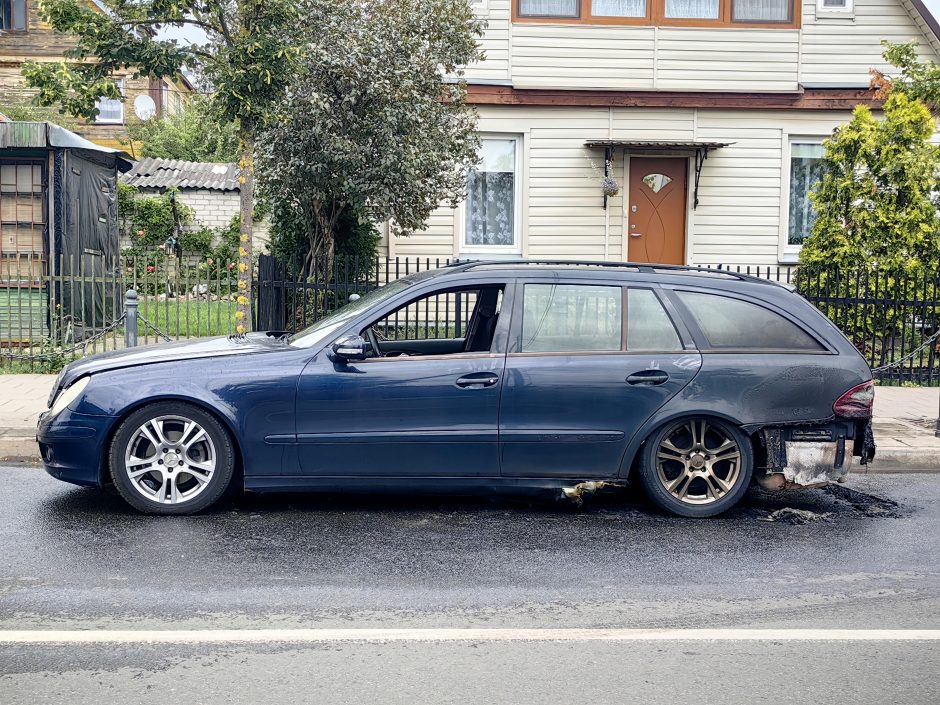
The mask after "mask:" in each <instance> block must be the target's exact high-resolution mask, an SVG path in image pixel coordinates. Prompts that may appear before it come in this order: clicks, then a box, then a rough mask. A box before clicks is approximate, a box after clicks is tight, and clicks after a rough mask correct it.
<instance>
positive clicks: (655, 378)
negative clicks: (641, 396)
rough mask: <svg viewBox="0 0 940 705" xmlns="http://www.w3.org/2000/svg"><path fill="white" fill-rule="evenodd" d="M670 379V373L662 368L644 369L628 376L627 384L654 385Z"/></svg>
mask: <svg viewBox="0 0 940 705" xmlns="http://www.w3.org/2000/svg"><path fill="white" fill-rule="evenodd" d="M667 381H669V375H667V374H666V373H665V372H663V371H662V370H643V371H642V372H635V373H633V374H632V375H630V376H629V377H627V384H633V385H647V386H653V385H656V384H663V383H665V382H667Z"/></svg>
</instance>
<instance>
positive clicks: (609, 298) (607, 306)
mask: <svg viewBox="0 0 940 705" xmlns="http://www.w3.org/2000/svg"><path fill="white" fill-rule="evenodd" d="M523 306H524V309H523V313H522V346H521V351H522V352H609V351H619V350H621V343H622V332H623V317H622V315H621V313H622V306H623V291H622V289H621V288H620V287H619V286H590V285H588V286H585V285H582V284H526V285H525V295H524V296H523Z"/></svg>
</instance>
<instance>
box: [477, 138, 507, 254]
mask: <svg viewBox="0 0 940 705" xmlns="http://www.w3.org/2000/svg"><path fill="white" fill-rule="evenodd" d="M480 151H481V155H480V156H481V157H482V159H481V160H480V164H479V165H477V167H476V168H475V169H472V170H471V171H470V173H469V174H468V175H467V206H466V211H467V219H466V240H465V241H466V244H467V245H470V246H486V245H497V246H500V245H502V246H510V245H513V244H515V224H516V203H515V200H516V173H515V172H516V141H515V140H513V139H502V140H501V139H488V140H483V143H482V147H481V150H480Z"/></svg>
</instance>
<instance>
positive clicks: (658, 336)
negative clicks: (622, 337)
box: [627, 289, 682, 352]
mask: <svg viewBox="0 0 940 705" xmlns="http://www.w3.org/2000/svg"><path fill="white" fill-rule="evenodd" d="M627 350H629V351H630V352H671V351H675V350H682V342H681V341H680V340H679V335H678V333H676V329H675V328H674V327H673V325H672V321H670V320H669V316H668V314H667V313H666V311H665V309H663V305H662V304H661V303H659V299H658V298H656V294H654V293H653V292H652V291H651V290H650V289H630V290H629V292H628V293H627Z"/></svg>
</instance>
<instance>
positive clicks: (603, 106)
mask: <svg viewBox="0 0 940 705" xmlns="http://www.w3.org/2000/svg"><path fill="white" fill-rule="evenodd" d="M478 8H479V10H478V11H479V12H480V13H481V14H484V15H485V16H486V17H487V19H488V21H489V26H488V29H487V32H486V35H485V36H484V38H483V41H482V45H483V48H484V49H485V51H486V58H485V60H483V61H482V62H480V63H479V64H476V65H473V66H470V67H469V68H468V69H467V80H468V83H469V97H470V102H472V103H474V104H475V105H476V106H477V109H478V111H479V116H480V120H479V130H480V133H481V137H482V139H483V150H482V158H481V162H480V164H479V165H478V168H477V169H476V170H475V171H474V172H473V173H471V175H470V178H469V180H468V188H467V200H466V201H465V202H464V203H463V204H462V205H461V206H460V207H459V208H457V209H450V208H440V209H438V210H437V211H436V212H435V213H434V214H433V215H432V217H431V218H430V220H429V222H428V224H427V228H426V229H425V230H424V231H423V232H420V233H417V234H414V235H412V236H410V237H400V236H390V237H386V238H385V240H384V241H383V248H384V249H385V253H387V254H389V255H390V256H393V257H394V256H400V257H415V256H418V257H431V258H437V257H441V258H453V257H460V258H503V257H504V258H518V257H533V258H580V259H591V260H603V259H608V260H631V261H654V262H664V263H674V264H718V263H722V264H732V265H737V264H740V265H755V266H778V265H781V264H786V263H792V262H795V261H796V259H797V256H798V253H799V248H800V242H801V240H802V239H803V237H805V235H806V234H807V232H808V230H809V229H810V228H811V227H812V220H813V213H812V209H811V207H810V204H809V202H808V199H807V194H808V192H809V189H810V188H811V187H812V185H813V183H814V180H815V178H817V174H818V163H819V162H818V160H819V157H820V156H821V150H822V148H821V142H822V140H823V139H824V138H826V137H827V136H828V135H830V134H831V132H832V130H833V129H834V128H835V127H836V126H837V125H839V124H841V123H843V122H845V121H846V120H847V119H848V118H849V116H850V113H851V110H852V108H853V107H854V106H855V105H856V104H858V103H860V102H865V103H868V104H871V105H875V104H874V103H872V102H871V95H870V93H869V92H868V89H867V88H868V82H869V70H870V69H871V68H879V69H882V70H886V69H887V68H888V67H887V66H886V65H885V64H884V62H883V60H882V59H881V51H882V46H881V41H882V40H883V39H887V40H890V41H893V42H905V41H910V40H914V41H916V42H917V43H918V45H919V48H920V52H921V54H922V56H923V57H924V58H929V59H933V60H940V59H938V56H940V40H938V35H940V27H938V25H937V23H936V21H935V20H934V19H933V17H932V16H931V15H930V13H929V12H928V11H927V10H926V9H925V7H924V6H923V4H922V2H921V0H803V1H802V2H800V0H478ZM605 172H606V174H607V176H608V177H609V178H612V179H613V180H615V181H616V182H617V183H616V187H619V192H618V193H616V195H611V196H609V197H606V198H605V196H604V192H603V189H602V185H603V184H602V179H603V177H604V175H605ZM383 254H384V253H383Z"/></svg>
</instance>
